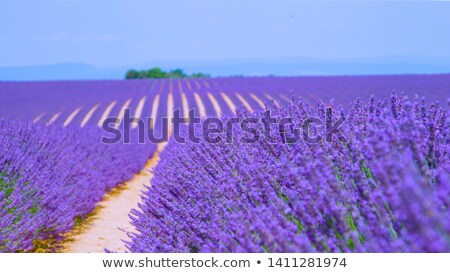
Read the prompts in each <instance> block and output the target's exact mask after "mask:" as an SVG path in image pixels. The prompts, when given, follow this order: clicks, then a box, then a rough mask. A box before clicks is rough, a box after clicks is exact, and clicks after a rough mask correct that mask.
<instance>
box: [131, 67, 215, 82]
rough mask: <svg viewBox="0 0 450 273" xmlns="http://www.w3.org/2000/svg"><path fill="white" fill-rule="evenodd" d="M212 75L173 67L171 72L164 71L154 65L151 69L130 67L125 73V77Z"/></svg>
mask: <svg viewBox="0 0 450 273" xmlns="http://www.w3.org/2000/svg"><path fill="white" fill-rule="evenodd" d="M210 77H211V76H210V75H208V74H204V73H193V74H191V75H189V74H186V73H184V71H183V70H182V69H179V68H177V69H173V70H170V71H169V72H166V71H163V70H162V69H161V68H159V67H154V68H151V69H149V70H140V71H138V70H135V69H130V70H128V71H127V73H126V75H125V79H127V80H131V79H173V78H176V79H180V78H210Z"/></svg>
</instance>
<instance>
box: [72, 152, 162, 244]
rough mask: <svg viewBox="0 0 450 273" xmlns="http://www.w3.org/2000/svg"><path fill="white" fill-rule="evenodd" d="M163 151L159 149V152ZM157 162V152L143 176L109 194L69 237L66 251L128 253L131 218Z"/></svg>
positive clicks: (136, 176) (136, 177) (143, 171)
mask: <svg viewBox="0 0 450 273" xmlns="http://www.w3.org/2000/svg"><path fill="white" fill-rule="evenodd" d="M162 148H163V147H162V146H160V147H159V148H158V151H161V150H162ZM158 160H159V152H156V153H155V154H154V156H153V157H152V159H150V160H149V161H148V162H147V165H146V166H145V168H144V170H142V171H141V173H139V174H137V175H135V176H134V177H133V178H132V179H131V180H130V181H127V182H125V183H124V184H123V185H121V186H119V187H118V189H115V190H113V191H112V192H111V193H109V194H107V195H106V196H105V198H104V200H103V201H101V202H100V203H99V204H98V205H97V208H96V210H95V212H94V213H93V215H92V216H91V217H90V218H88V219H87V220H86V221H85V223H83V224H82V225H81V227H79V228H77V229H75V230H74V231H73V232H72V234H69V235H68V238H67V239H66V242H67V244H66V245H65V246H64V250H63V251H64V252H69V253H86V252H101V253H103V252H105V248H106V249H108V250H111V251H114V252H125V251H126V250H127V249H126V247H125V244H124V243H123V241H122V240H129V238H128V237H127V235H126V232H129V231H133V229H134V227H133V226H132V225H131V224H130V218H129V217H128V214H129V213H130V211H131V209H132V208H136V207H137V203H138V202H140V200H141V195H142V191H143V190H144V189H145V188H144V185H145V184H147V185H148V184H149V181H150V178H151V173H150V172H149V171H148V170H149V169H151V168H152V167H154V166H155V165H156V164H157V162H158ZM125 231H126V232H125Z"/></svg>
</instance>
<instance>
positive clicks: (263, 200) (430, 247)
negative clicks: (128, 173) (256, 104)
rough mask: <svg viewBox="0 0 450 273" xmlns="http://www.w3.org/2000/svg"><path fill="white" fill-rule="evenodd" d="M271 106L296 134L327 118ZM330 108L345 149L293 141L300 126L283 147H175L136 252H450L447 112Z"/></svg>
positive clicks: (149, 204) (389, 102)
mask: <svg viewBox="0 0 450 273" xmlns="http://www.w3.org/2000/svg"><path fill="white" fill-rule="evenodd" d="M267 107H268V108H270V109H271V111H272V113H275V116H277V117H292V118H293V120H294V122H295V123H296V124H297V125H300V124H301V123H302V121H303V120H305V119H306V118H307V117H311V116H314V117H319V118H321V119H322V120H323V121H324V119H325V117H324V113H326V106H325V105H324V104H323V103H322V102H320V101H319V103H318V104H317V105H316V106H312V105H308V104H307V103H305V102H304V101H303V100H301V99H299V100H295V99H294V98H293V100H292V102H291V104H290V105H289V106H287V107H282V108H276V107H275V106H274V105H270V106H267ZM330 107H331V109H332V112H333V118H337V117H340V116H341V115H344V116H346V118H347V121H346V122H345V123H344V124H343V125H342V127H341V128H340V130H341V132H343V134H344V135H345V137H346V139H347V141H348V142H346V143H344V142H340V141H339V140H338V139H333V141H331V142H321V143H319V144H308V143H305V142H298V143H295V144H289V143H284V142H283V141H282V139H281V138H282V136H283V135H285V134H288V133H292V129H291V128H286V130H287V131H285V132H282V134H281V133H280V134H279V135H278V137H279V138H280V141H278V142H277V143H267V142H265V141H264V140H260V141H259V142H257V143H254V144H242V143H239V142H234V143H232V144H226V143H219V144H208V143H206V142H205V141H202V142H201V143H199V144H193V143H189V142H188V143H187V144H177V143H171V144H170V145H169V146H168V147H167V148H166V150H164V151H163V152H162V154H161V161H160V163H159V164H158V165H157V166H156V167H155V169H154V177H153V178H152V179H151V183H150V184H151V186H148V187H147V189H146V191H145V193H144V195H143V197H142V201H141V203H140V204H139V205H138V209H134V210H132V211H131V213H130V218H131V220H132V224H133V225H134V226H135V228H136V232H135V233H132V234H130V235H129V236H130V241H129V242H127V247H128V248H129V250H130V251H131V252H449V251H450V221H448V219H450V211H449V205H450V154H449V152H450V149H449V148H450V147H449V146H450V139H449V133H450V131H449V127H448V105H445V106H440V105H439V104H438V103H432V104H430V105H426V103H425V99H419V98H417V97H416V98H415V99H413V100H410V99H408V98H407V97H405V96H404V95H396V94H395V93H393V94H392V95H391V97H390V98H388V99H384V100H380V101H376V100H375V99H374V98H373V97H372V98H371V99H370V101H368V102H363V101H361V100H360V99H356V100H355V101H354V102H353V103H351V104H350V107H349V108H347V109H349V110H348V112H347V113H346V112H345V111H344V110H343V109H344V108H343V107H335V106H333V105H332V103H331V106H330ZM237 115H238V117H246V116H250V115H252V116H255V117H259V118H262V111H260V112H254V113H248V112H246V111H244V110H240V111H238V113H237ZM262 126H263V125H261V124H260V126H259V130H262ZM275 126H276V125H275ZM241 133H242V132H240V131H239V130H237V129H236V130H234V131H233V134H235V135H236V137H235V138H234V139H239V135H240V134H241Z"/></svg>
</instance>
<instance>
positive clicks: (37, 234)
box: [0, 119, 155, 252]
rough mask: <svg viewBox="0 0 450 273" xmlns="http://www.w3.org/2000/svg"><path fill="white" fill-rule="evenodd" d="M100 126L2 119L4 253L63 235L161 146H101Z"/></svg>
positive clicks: (0, 243) (0, 231) (0, 226)
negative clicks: (42, 123)
mask: <svg viewBox="0 0 450 273" xmlns="http://www.w3.org/2000/svg"><path fill="white" fill-rule="evenodd" d="M98 130H99V129H94V128H85V129H83V130H79V129H78V130H75V129H74V130H72V129H68V128H64V129H63V128H60V127H59V126H58V127H57V126H49V127H46V126H41V125H35V124H32V123H30V122H26V121H20V120H19V121H9V120H4V119H0V252H16V251H32V250H33V241H35V240H41V239H46V238H49V237H50V236H54V237H55V238H56V239H58V238H61V234H63V233H64V232H67V231H69V230H70V229H71V228H72V227H73V225H74V219H75V218H77V217H81V218H82V217H84V216H85V215H86V214H88V213H89V212H91V211H92V210H93V209H94V207H95V204H96V203H97V202H98V201H100V200H101V198H102V196H103V195H104V194H105V192H106V191H108V190H110V189H112V188H113V187H115V186H116V185H117V184H118V183H120V182H123V181H126V180H128V179H130V178H131V177H132V176H133V174H135V173H137V172H139V171H140V170H141V169H142V167H143V166H144V164H145V162H146V161H147V159H148V158H150V156H151V154H152V153H153V151H154V149H155V145H151V146H142V145H137V144H136V145H133V144H132V145H105V144H101V143H100V142H99V140H100V136H101V132H100V131H98Z"/></svg>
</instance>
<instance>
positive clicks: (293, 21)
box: [0, 0, 450, 67]
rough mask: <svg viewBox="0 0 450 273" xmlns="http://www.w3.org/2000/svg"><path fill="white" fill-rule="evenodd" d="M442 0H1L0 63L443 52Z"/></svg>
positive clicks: (447, 32) (449, 53) (446, 49)
mask: <svg viewBox="0 0 450 273" xmlns="http://www.w3.org/2000/svg"><path fill="white" fill-rule="evenodd" d="M449 18H450V2H446V1H443V2H438V1H396V2H388V1H383V2H375V1H365V2H357V1H320V2H313V1H295V0H285V1H283V0H279V1H271V0H240V1H236V0H224V1H213V0H204V1H200V0H189V1H187V0H180V1H171V0H169V1H166V0H159V1H150V0H54V1H51V0H2V2H1V8H0V26H1V27H0V45H1V50H0V66H3V67H7V66H27V65H42V64H56V63H85V64H90V65H94V66H100V67H108V66H127V65H133V64H139V63H148V62H158V61H174V62H176V61H217V60H219V61H220V60H242V59H251V60H262V59H280V58H287V59H288V58H311V59H321V60H345V61H353V60H356V61H358V60H367V59H369V60H370V59H377V58H380V57H381V58H390V57H404V58H406V59H408V60H415V59H417V60H419V59H421V58H425V59H426V58H430V59H442V58H444V59H445V58H446V59H448V58H450V19H449Z"/></svg>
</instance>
